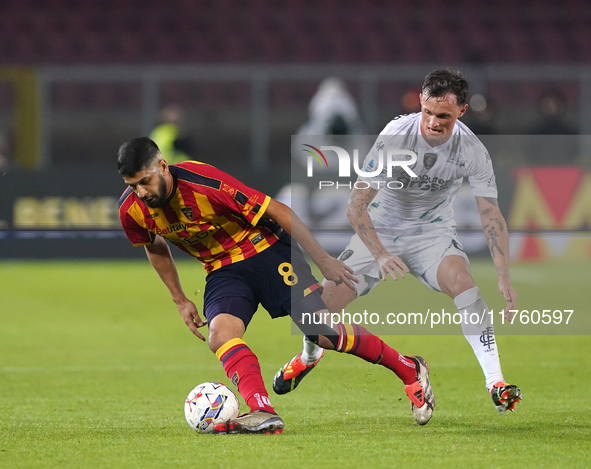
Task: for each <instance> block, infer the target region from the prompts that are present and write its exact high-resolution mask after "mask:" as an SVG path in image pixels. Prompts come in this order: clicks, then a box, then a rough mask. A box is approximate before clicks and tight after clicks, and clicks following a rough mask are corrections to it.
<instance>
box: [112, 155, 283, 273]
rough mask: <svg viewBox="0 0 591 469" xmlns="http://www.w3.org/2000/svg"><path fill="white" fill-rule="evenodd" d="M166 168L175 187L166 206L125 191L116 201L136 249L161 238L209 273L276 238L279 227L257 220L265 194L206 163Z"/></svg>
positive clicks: (255, 252) (268, 200)
mask: <svg viewBox="0 0 591 469" xmlns="http://www.w3.org/2000/svg"><path fill="white" fill-rule="evenodd" d="M169 168H170V173H171V175H172V179H173V187H172V191H171V193H170V195H169V196H168V198H167V203H166V205H165V206H164V207H162V208H150V207H148V206H147V205H146V204H145V203H144V202H142V200H141V199H140V198H139V197H138V196H137V195H136V194H135V193H134V192H133V191H132V190H131V188H129V187H128V188H127V190H126V191H125V192H124V193H123V195H122V196H121V198H120V199H119V218H120V219H121V225H122V226H123V230H124V231H125V234H126V235H127V237H128V238H129V240H130V241H131V242H132V243H133V245H134V246H145V245H149V244H152V242H153V241H154V239H155V236H156V235H160V236H163V237H164V238H166V239H168V240H169V241H170V242H172V243H173V244H175V245H176V246H178V247H179V248H180V249H182V250H183V251H185V252H187V253H189V254H191V255H192V256H194V257H196V258H197V259H199V260H200V261H201V262H202V263H203V265H204V266H205V270H206V271H207V272H208V273H209V272H212V271H214V270H216V269H219V268H220V267H223V266H224V265H228V264H232V263H234V262H238V261H241V260H243V259H247V258H249V257H251V256H254V255H255V254H257V253H259V252H261V251H264V250H265V249H267V248H268V247H269V246H271V245H273V244H274V243H275V242H276V241H277V240H278V239H279V238H278V236H277V234H275V231H277V228H278V225H277V224H276V223H275V222H273V223H266V224H265V223H264V222H262V221H261V216H262V215H263V214H264V213H265V210H266V209H267V206H268V205H269V202H270V201H271V198H270V197H269V196H268V195H265V194H263V193H262V192H259V191H257V190H255V189H252V188H250V187H248V186H246V185H245V184H243V183H241V182H240V181H238V180H237V179H235V178H233V177H232V176H230V175H229V174H226V173H224V172H223V171H220V170H219V169H217V168H214V167H213V166H210V165H207V164H205V163H199V162H197V161H184V162H182V163H179V164H176V165H170V166H169Z"/></svg>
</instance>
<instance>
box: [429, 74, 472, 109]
mask: <svg viewBox="0 0 591 469" xmlns="http://www.w3.org/2000/svg"><path fill="white" fill-rule="evenodd" d="M469 91H470V85H468V82H467V81H466V79H465V78H464V77H463V76H462V74H461V72H459V71H458V70H450V69H446V70H433V71H432V72H430V73H429V74H428V75H427V76H426V77H425V80H424V81H423V85H422V86H421V93H423V96H425V97H426V98H443V97H444V96H445V95H448V94H453V95H454V96H455V97H456V99H457V100H458V105H460V106H462V105H464V104H466V99H467V98H468V92H469Z"/></svg>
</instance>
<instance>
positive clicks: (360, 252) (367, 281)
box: [322, 235, 402, 312]
mask: <svg viewBox="0 0 591 469" xmlns="http://www.w3.org/2000/svg"><path fill="white" fill-rule="evenodd" d="M380 240H382V243H383V244H384V247H385V248H386V249H387V251H388V252H389V253H390V254H394V255H397V256H399V255H401V254H402V251H401V246H398V245H395V244H394V243H392V242H387V241H386V240H385V239H382V238H381V237H380ZM338 259H339V260H340V261H342V262H344V263H345V264H346V265H347V266H349V267H351V269H353V272H354V275H355V277H356V278H357V280H358V283H355V288H356V290H357V293H356V294H355V293H354V292H351V293H352V294H349V293H348V292H346V291H345V290H343V289H341V288H340V287H341V286H342V287H345V285H344V284H342V285H339V286H337V285H336V284H334V282H330V281H328V280H325V281H323V282H322V285H323V287H325V289H326V288H327V287H328V288H329V289H331V288H333V287H335V288H338V290H336V291H338V292H343V293H344V295H345V297H344V298H343V299H342V300H341V299H340V298H337V297H336V295H334V294H333V298H334V299H335V300H336V303H333V302H332V301H331V299H330V298H328V294H327V296H326V297H325V295H323V296H322V297H323V299H325V301H328V302H330V303H331V305H328V304H327V306H328V308H329V310H330V311H331V312H338V311H340V310H341V309H343V308H344V307H345V306H346V305H348V304H349V303H350V302H351V301H353V300H354V299H355V298H356V297H357V296H363V295H367V294H368V293H369V292H370V291H371V290H372V289H373V288H374V287H375V286H376V285H377V284H378V283H380V268H379V266H378V263H377V262H376V260H375V259H374V257H373V256H372V254H371V253H370V252H369V250H368V249H367V246H366V245H365V244H364V243H363V241H361V238H359V236H358V235H353V237H352V238H351V241H350V242H349V245H348V246H347V247H346V248H345V250H344V251H343V252H342V253H341V254H340V255H339V257H338ZM331 283H332V285H333V287H331V286H330V284H331ZM345 288H346V287H345ZM347 290H348V289H347ZM349 291H350V290H349Z"/></svg>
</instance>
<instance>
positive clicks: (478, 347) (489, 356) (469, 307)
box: [454, 287, 504, 390]
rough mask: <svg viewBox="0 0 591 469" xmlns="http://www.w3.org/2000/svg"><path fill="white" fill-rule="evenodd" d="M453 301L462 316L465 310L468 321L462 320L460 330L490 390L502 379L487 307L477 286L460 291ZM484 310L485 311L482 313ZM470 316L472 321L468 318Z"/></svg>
mask: <svg viewBox="0 0 591 469" xmlns="http://www.w3.org/2000/svg"><path fill="white" fill-rule="evenodd" d="M454 303H455V304H456V307H457V308H458V310H459V311H460V314H461V315H462V317H464V311H465V312H466V316H467V318H468V322H467V323H465V322H464V321H463V322H462V331H463V332H464V336H465V337H466V340H467V341H468V342H469V343H470V345H471V346H472V350H474V354H475V355H476V358H478V362H479V363H480V367H481V368H482V371H483V372H484V377H485V379H486V388H487V389H489V390H490V388H491V387H492V386H493V385H494V384H495V383H497V382H499V381H504V379H503V373H502V371H501V362H500V360H499V353H498V350H497V344H496V341H495V332H494V328H493V325H492V320H491V316H490V314H489V309H488V307H487V306H486V303H485V302H484V300H483V299H482V296H480V290H479V289H478V287H474V288H470V289H469V290H466V291H465V292H464V293H460V294H459V295H458V296H456V297H455V298H454ZM485 311H486V313H485V314H484V315H483V313H484V312H485ZM476 316H478V320H476ZM470 317H472V319H473V321H471V320H470ZM474 323H476V324H474Z"/></svg>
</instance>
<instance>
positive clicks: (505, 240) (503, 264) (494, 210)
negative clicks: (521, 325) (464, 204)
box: [476, 197, 517, 317]
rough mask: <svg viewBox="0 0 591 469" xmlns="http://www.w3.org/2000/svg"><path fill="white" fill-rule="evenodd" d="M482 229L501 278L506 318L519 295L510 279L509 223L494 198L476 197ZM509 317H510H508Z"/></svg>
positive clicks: (500, 285)
mask: <svg viewBox="0 0 591 469" xmlns="http://www.w3.org/2000/svg"><path fill="white" fill-rule="evenodd" d="M476 201H477V202H478V210H479V211H480V220H481V222H482V229H483V230H484V235H485V236H486V241H487V243H488V248H489V250H490V255H491V257H492V260H493V262H494V263H495V267H496V268H497V274H498V276H499V290H500V291H501V293H502V294H503V296H504V297H505V300H506V301H507V306H506V308H505V316H507V315H510V314H511V313H509V310H512V309H515V303H516V302H517V294H516V293H515V290H514V289H513V285H512V283H511V279H510V278H509V231H508V230H507V223H506V222H505V218H504V217H503V214H502V213H501V210H500V209H499V204H498V202H497V199H495V198H492V197H476ZM507 317H508V316H507Z"/></svg>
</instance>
